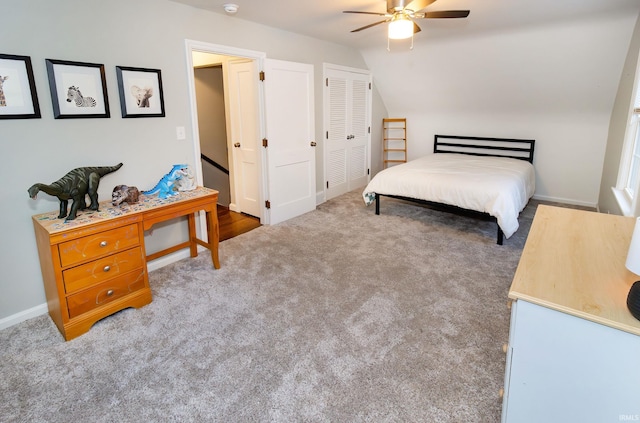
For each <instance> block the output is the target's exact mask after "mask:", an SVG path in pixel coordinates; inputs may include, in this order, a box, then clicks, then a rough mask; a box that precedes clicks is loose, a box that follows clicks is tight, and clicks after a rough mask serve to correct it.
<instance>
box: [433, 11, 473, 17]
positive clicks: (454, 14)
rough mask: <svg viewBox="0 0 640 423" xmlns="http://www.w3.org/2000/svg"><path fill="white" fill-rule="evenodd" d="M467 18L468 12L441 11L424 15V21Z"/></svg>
mask: <svg viewBox="0 0 640 423" xmlns="http://www.w3.org/2000/svg"><path fill="white" fill-rule="evenodd" d="M467 16H469V11H468V10H441V11H439V12H426V13H425V14H424V18H425V19H446V18H466V17H467Z"/></svg>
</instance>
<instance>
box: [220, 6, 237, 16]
mask: <svg viewBox="0 0 640 423" xmlns="http://www.w3.org/2000/svg"><path fill="white" fill-rule="evenodd" d="M222 7H223V8H224V11H225V12H227V14H228V15H235V14H236V13H238V5H237V4H233V3H227V4H223V5H222Z"/></svg>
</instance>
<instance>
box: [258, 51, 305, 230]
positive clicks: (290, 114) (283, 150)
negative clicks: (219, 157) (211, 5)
mask: <svg viewBox="0 0 640 423" xmlns="http://www.w3.org/2000/svg"><path fill="white" fill-rule="evenodd" d="M264 71H265V80H264V96H265V126H266V128H265V130H266V139H267V140H268V146H267V147H266V149H267V170H268V197H267V200H268V201H269V203H270V209H269V223H270V224H276V223H279V222H282V221H284V220H287V219H290V218H292V217H295V216H299V215H301V214H304V213H307V212H309V211H312V210H315V208H316V194H315V187H316V177H315V175H316V166H315V140H314V136H315V135H314V134H315V125H314V106H313V101H314V98H313V97H314V96H313V65H308V64H304V63H293V62H284V61H280V60H272V59H265V62H264Z"/></svg>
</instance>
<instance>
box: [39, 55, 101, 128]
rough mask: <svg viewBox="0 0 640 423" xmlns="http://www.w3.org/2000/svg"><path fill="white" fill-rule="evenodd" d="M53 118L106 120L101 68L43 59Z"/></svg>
mask: <svg viewBox="0 0 640 423" xmlns="http://www.w3.org/2000/svg"><path fill="white" fill-rule="evenodd" d="M46 63H47V74H48V75H49V89H50V90H51V101H52V102H53V117H54V118H56V119H69V118H108V117H110V116H111V115H110V113H109V98H108V97H107V82H106V79H105V76H104V65H101V64H96V63H84V62H69V61H66V60H53V59H46Z"/></svg>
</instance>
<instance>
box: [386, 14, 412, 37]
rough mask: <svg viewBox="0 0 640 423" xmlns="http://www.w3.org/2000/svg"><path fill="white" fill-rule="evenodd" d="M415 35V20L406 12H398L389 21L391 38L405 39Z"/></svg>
mask: <svg viewBox="0 0 640 423" xmlns="http://www.w3.org/2000/svg"><path fill="white" fill-rule="evenodd" d="M412 36H413V21H412V20H411V19H409V18H408V17H407V16H406V15H405V14H403V13H399V14H396V15H395V16H394V17H393V19H392V20H391V22H389V38H390V39H391V40H404V39H407V38H411V37H412Z"/></svg>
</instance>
